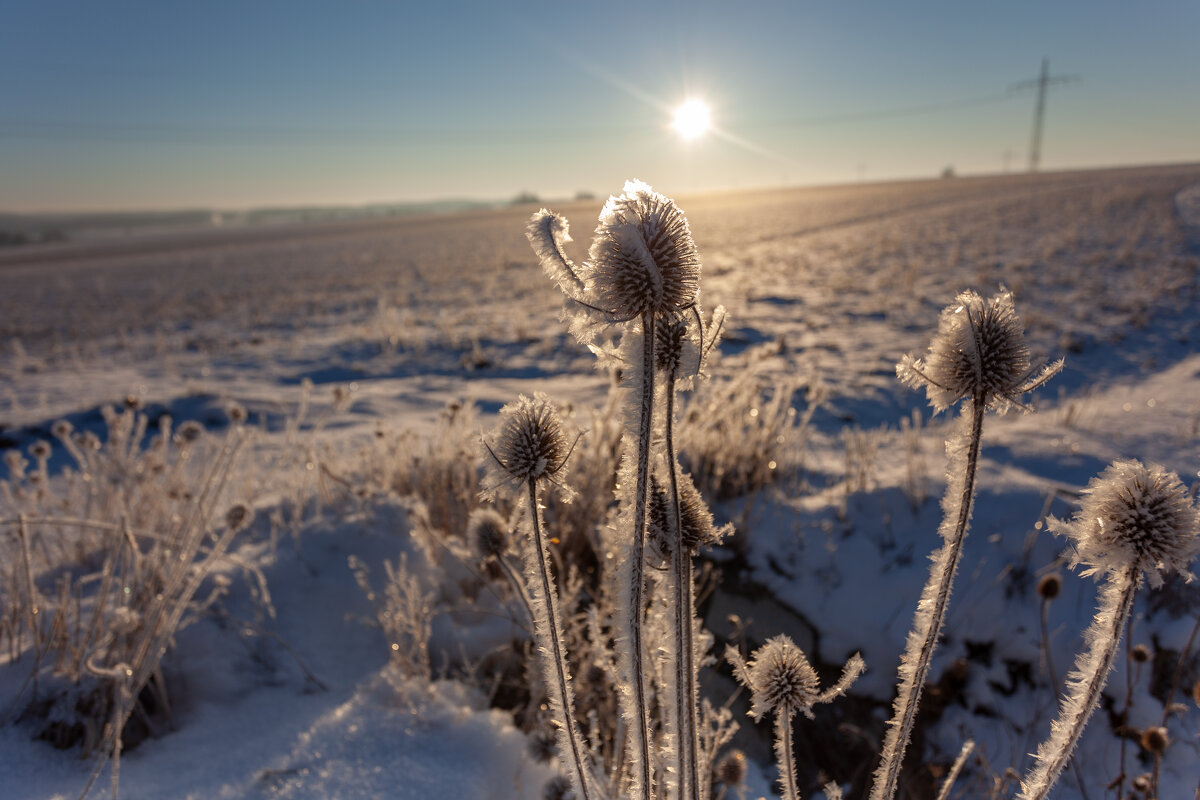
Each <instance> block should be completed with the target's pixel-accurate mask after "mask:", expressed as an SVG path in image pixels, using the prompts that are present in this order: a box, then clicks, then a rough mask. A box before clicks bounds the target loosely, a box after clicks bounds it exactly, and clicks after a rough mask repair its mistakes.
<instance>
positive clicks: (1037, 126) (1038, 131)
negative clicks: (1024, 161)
mask: <svg viewBox="0 0 1200 800" xmlns="http://www.w3.org/2000/svg"><path fill="white" fill-rule="evenodd" d="M1077 80H1079V76H1078V75H1056V76H1054V77H1051V76H1050V59H1048V58H1043V59H1042V74H1041V75H1040V76H1038V77H1037V78H1034V79H1033V80H1031V81H1021V82H1020V83H1016V84H1013V86H1012V87H1011V91H1017V90H1020V89H1031V88H1033V87H1034V86H1036V87H1037V90H1038V96H1037V105H1036V106H1035V107H1034V111H1033V138H1032V140H1031V141H1030V143H1029V171H1030V172H1037V171H1038V164H1039V163H1040V162H1041V160H1042V123H1043V121H1044V120H1045V117H1046V87H1047V86H1053V85H1055V84H1058V83H1070V82H1071V81H1077Z"/></svg>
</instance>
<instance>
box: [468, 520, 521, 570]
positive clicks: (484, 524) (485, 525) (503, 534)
mask: <svg viewBox="0 0 1200 800" xmlns="http://www.w3.org/2000/svg"><path fill="white" fill-rule="evenodd" d="M467 542H469V543H470V545H471V547H472V549H474V551H475V554H476V555H477V556H478V557H479V558H481V559H486V558H499V557H501V556H503V555H504V554H505V553H507V552H508V550H509V545H510V543H511V542H512V529H511V527H510V526H509V524H508V520H506V519H505V518H504V517H503V516H501V515H500V512H499V511H496V510H495V509H494V508H477V509H475V510H474V511H472V512H471V516H470V517H469V518H468V519H467Z"/></svg>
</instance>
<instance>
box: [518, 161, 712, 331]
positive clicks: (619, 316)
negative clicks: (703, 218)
mask: <svg viewBox="0 0 1200 800" xmlns="http://www.w3.org/2000/svg"><path fill="white" fill-rule="evenodd" d="M525 235H526V237H527V238H528V239H529V243H530V244H531V245H532V246H533V250H534V252H535V253H537V255H538V258H539V260H540V261H541V263H542V268H543V269H544V270H546V272H547V273H548V274H549V275H550V277H551V278H553V279H554V280H555V281H556V282H557V283H558V285H559V287H560V288H561V289H562V290H563V291H564V292H565V293H566V295H567V296H568V297H569V298H571V299H572V300H574V301H575V302H576V303H578V304H579V305H580V306H582V307H583V308H585V309H588V310H590V311H591V312H593V313H594V314H598V315H600V317H601V318H602V320H603V321H605V322H626V321H629V320H632V319H636V318H638V317H640V316H643V315H646V314H653V315H666V314H670V313H672V312H677V311H680V310H686V309H690V308H691V307H692V306H693V305H694V304H695V303H696V299H697V296H698V293H699V286H700V255H699V252H698V251H697V249H696V243H695V242H694V241H693V240H692V233H691V229H690V228H689V227H688V221H687V217H686V216H684V213H683V211H682V210H681V209H680V208H679V206H678V205H676V204H675V201H674V200H672V199H671V198H669V197H666V196H665V195H662V194H659V193H658V192H656V191H654V190H653V189H651V188H650V187H649V186H648V185H646V184H645V183H642V182H641V181H638V180H632V181H628V182H627V183H626V184H625V188H624V191H623V192H622V193H621V194H620V195H617V196H613V197H609V198H608V202H606V203H605V204H604V208H603V210H601V212H600V221H599V223H598V224H597V226H596V233H595V239H594V240H593V242H592V246H591V248H590V249H589V251H588V260H587V261H586V262H584V263H583V264H582V265H578V266H577V265H576V264H574V263H573V262H572V261H571V259H570V258H568V257H567V255H566V253H565V252H564V250H563V244H564V243H566V242H569V241H571V236H570V229H569V226H568V224H567V220H566V218H565V217H563V216H562V215H560V214H555V213H553V212H551V211H547V210H546V209H544V208H543V209H541V210H540V211H538V212H537V213H536V214H534V215H533V216H532V217H531V218H530V220H529V224H528V226H527V227H526V231H525Z"/></svg>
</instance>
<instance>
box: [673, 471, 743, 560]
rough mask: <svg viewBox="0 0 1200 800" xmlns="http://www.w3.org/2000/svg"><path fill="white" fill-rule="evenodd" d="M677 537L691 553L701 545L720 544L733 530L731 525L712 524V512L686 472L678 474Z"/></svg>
mask: <svg viewBox="0 0 1200 800" xmlns="http://www.w3.org/2000/svg"><path fill="white" fill-rule="evenodd" d="M679 516H680V522H681V525H680V531H679V539H680V541H681V542H682V543H683V546H684V547H685V548H686V549H687V551H688V552H689V553H691V554H695V553H696V552H697V551H698V550H699V549H700V548H701V547H710V546H712V545H716V544H720V543H721V540H722V539H724V538H725V537H726V536H727V535H728V534H730V533H732V532H733V525H731V524H730V525H722V526H721V527H720V528H718V527H716V525H714V524H713V515H712V512H711V511H709V510H708V505H707V504H706V503H705V502H704V497H703V496H701V494H700V490H699V489H697V488H696V484H695V483H693V482H692V476H691V475H689V474H688V473H686V472H684V473H680V475H679Z"/></svg>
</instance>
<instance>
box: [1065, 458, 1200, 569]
mask: <svg viewBox="0 0 1200 800" xmlns="http://www.w3.org/2000/svg"><path fill="white" fill-rule="evenodd" d="M1083 494H1084V498H1083V502H1082V503H1081V505H1080V508H1079V511H1078V512H1077V513H1076V514H1075V516H1074V517H1073V518H1072V519H1071V521H1070V522H1063V521H1062V520H1057V519H1051V520H1050V521H1049V522H1050V529H1051V530H1053V531H1054V532H1055V533H1059V534H1064V535H1066V536H1068V537H1069V538H1070V539H1071V542H1072V544H1073V546H1074V549H1075V562H1076V563H1081V564H1084V565H1085V567H1086V569H1085V571H1084V573H1083V574H1084V575H1095V574H1097V573H1102V572H1108V571H1113V570H1119V569H1123V568H1125V567H1127V566H1133V565H1136V566H1138V567H1139V568H1140V569H1141V570H1142V571H1143V572H1144V573H1145V574H1146V577H1147V578H1148V579H1149V581H1150V584H1151V586H1155V587H1157V586H1159V585H1161V584H1162V574H1161V573H1163V572H1171V571H1174V572H1178V573H1181V574H1183V575H1185V576H1187V578H1188V579H1189V580H1190V579H1191V575H1190V574H1189V573H1188V565H1189V564H1190V563H1191V561H1192V559H1194V558H1195V557H1196V555H1197V554H1198V553H1200V513H1197V509H1196V506H1195V504H1194V503H1193V502H1192V500H1191V497H1190V495H1189V493H1188V490H1187V487H1185V486H1184V485H1183V483H1182V482H1181V481H1180V480H1179V476H1177V475H1176V474H1174V473H1171V472H1167V471H1166V470H1164V469H1163V468H1162V467H1160V466H1158V465H1156V464H1151V465H1150V466H1149V467H1147V466H1144V465H1143V464H1142V463H1141V462H1140V461H1132V460H1129V461H1116V462H1113V464H1112V465H1111V466H1109V467H1108V468H1107V469H1106V470H1104V472H1102V473H1100V475H1099V476H1097V477H1095V478H1093V479H1092V482H1091V483H1089V484H1088V486H1087V488H1086V489H1084V490H1083Z"/></svg>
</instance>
